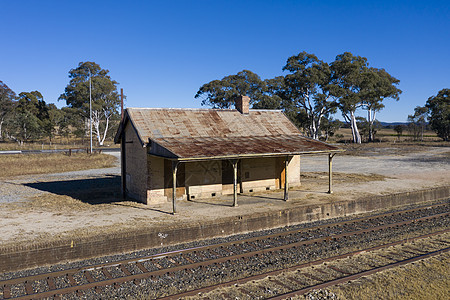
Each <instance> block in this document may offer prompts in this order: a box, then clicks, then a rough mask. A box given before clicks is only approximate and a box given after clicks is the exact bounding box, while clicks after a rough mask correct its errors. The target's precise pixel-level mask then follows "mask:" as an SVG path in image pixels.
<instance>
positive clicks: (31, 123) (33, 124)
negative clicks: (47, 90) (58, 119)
mask: <svg viewBox="0 0 450 300" xmlns="http://www.w3.org/2000/svg"><path fill="white" fill-rule="evenodd" d="M11 127H12V137H13V139H15V140H17V141H18V142H19V143H23V142H24V141H28V140H31V139H38V138H40V137H42V136H49V137H50V136H51V131H52V127H53V125H52V123H51V120H50V114H49V106H48V105H47V104H46V103H45V101H44V98H43V96H42V94H41V93H40V92H38V91H32V92H22V93H20V94H19V96H18V102H17V105H16V108H15V113H14V121H13V122H12V126H11Z"/></svg>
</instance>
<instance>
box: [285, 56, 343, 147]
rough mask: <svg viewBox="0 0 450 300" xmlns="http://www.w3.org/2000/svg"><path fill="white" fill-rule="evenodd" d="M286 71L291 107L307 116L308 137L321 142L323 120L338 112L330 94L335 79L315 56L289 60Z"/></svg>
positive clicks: (286, 92)
mask: <svg viewBox="0 0 450 300" xmlns="http://www.w3.org/2000/svg"><path fill="white" fill-rule="evenodd" d="M283 70H284V71H289V72H290V74H288V75H286V76H285V78H284V81H285V91H284V95H285V98H287V99H289V101H290V102H291V103H290V105H289V107H290V108H291V109H293V110H294V111H296V112H297V113H298V112H300V111H303V112H304V115H305V116H306V118H307V121H306V124H305V125H306V127H307V129H308V133H309V134H308V135H309V136H310V137H312V138H314V139H318V138H319V132H320V128H321V122H322V119H323V117H324V116H325V115H329V114H332V113H334V112H335V111H336V108H337V102H336V100H335V98H334V97H333V96H332V95H331V93H330V88H331V85H332V76H331V70H330V67H329V65H328V64H327V63H325V62H323V61H321V60H319V59H318V58H317V57H316V56H315V55H314V54H309V53H307V52H301V53H299V54H298V55H295V56H291V57H289V58H288V60H287V63H286V65H285V66H284V67H283Z"/></svg>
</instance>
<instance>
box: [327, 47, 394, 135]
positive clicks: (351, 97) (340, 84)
mask: <svg viewBox="0 0 450 300" xmlns="http://www.w3.org/2000/svg"><path fill="white" fill-rule="evenodd" d="M331 70H332V73H333V82H334V85H332V86H331V90H332V94H333V95H334V96H336V97H338V98H339V108H340V110H341V112H342V116H343V117H344V119H345V121H347V122H348V123H350V127H351V129H352V138H353V142H354V143H361V135H360V134H359V130H358V126H357V121H356V114H355V113H356V111H357V110H358V109H360V108H362V109H366V110H367V111H368V118H367V121H368V123H369V130H368V131H369V132H368V135H369V141H372V140H373V124H374V121H375V114H376V112H378V111H380V110H381V109H382V108H383V107H384V104H383V103H382V101H383V100H384V99H386V98H393V99H395V100H398V99H399V95H400V93H401V90H399V89H398V88H397V87H396V85H398V83H399V80H398V79H396V78H394V77H392V76H391V75H389V73H387V72H386V71H385V70H384V69H377V68H371V67H369V63H368V62H367V58H365V57H361V56H354V55H353V54H351V53H350V52H345V53H343V54H340V55H338V56H336V59H335V61H334V62H332V63H331Z"/></svg>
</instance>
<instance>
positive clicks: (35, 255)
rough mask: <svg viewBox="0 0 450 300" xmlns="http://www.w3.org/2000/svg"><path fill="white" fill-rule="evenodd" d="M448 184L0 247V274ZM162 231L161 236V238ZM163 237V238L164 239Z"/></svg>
mask: <svg viewBox="0 0 450 300" xmlns="http://www.w3.org/2000/svg"><path fill="white" fill-rule="evenodd" d="M449 197H450V186H446V187H440V188H434V189H428V190H421V191H415V192H408V193H400V194H393V195H386V196H379V197H370V198H362V199H357V200H352V201H342V202H337V203H328V204H323V205H311V206H299V207H294V208H291V209H285V210H272V211H269V212H267V213H260V214H252V215H241V216H237V217H229V218H221V219H220V218H219V219H218V220H214V221H209V222H193V223H191V224H183V225H182V226H179V227H175V226H174V227H172V228H171V229H167V228H158V227H154V228H151V230H146V231H142V230H141V231H131V232H125V233H121V234H118V235H107V236H106V235H104V236H96V237H93V238H90V239H85V240H76V241H70V240H68V241H63V240H61V241H58V242H56V243H53V244H50V243H40V244H24V245H22V246H19V247H14V248H0V272H9V271H15V270H20V269H23V268H29V267H32V266H39V265H44V264H54V263H57V262H63V261H67V260H76V259H85V258H91V257H96V256H101V255H109V254H115V253H121V252H129V251H134V250H139V249H144V248H151V247H159V246H161V245H170V244H177V243H183V242H190V241H194V240H200V239H206V238H212V237H218V236H228V235H232V234H237V233H244V232H250V231H255V230H263V229H268V228H275V227H283V226H287V225H294V224H298V223H302V222H308V221H316V220H322V219H327V218H333V217H339V216H345V215H349V214H355V213H362V212H367V211H372V210H375V209H380V208H386V207H393V206H400V205H406V204H413V203H420V202H424V201H430V200H437V199H448V198H449ZM160 233H164V234H163V235H161V234H160ZM161 236H165V238H164V239H162V238H161Z"/></svg>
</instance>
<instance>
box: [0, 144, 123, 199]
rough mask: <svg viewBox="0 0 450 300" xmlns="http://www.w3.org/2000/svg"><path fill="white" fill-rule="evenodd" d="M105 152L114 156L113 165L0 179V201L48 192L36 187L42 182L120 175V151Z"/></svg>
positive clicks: (73, 180) (79, 180)
mask: <svg viewBox="0 0 450 300" xmlns="http://www.w3.org/2000/svg"><path fill="white" fill-rule="evenodd" d="M107 154H109V155H112V156H115V157H116V158H117V162H116V166H115V167H113V168H106V169H93V170H83V171H72V172H64V173H54V174H37V175H26V176H17V177H14V178H13V179H1V180H0V203H8V202H16V201H23V200H26V199H28V198H30V197H35V196H38V195H42V194H45V193H49V191H45V190H43V189H39V188H37V187H38V186H39V185H40V184H42V183H51V182H61V181H63V182H69V181H72V182H74V183H75V182H77V181H78V182H80V183H81V181H82V180H86V179H99V178H108V177H111V176H120V152H109V153H107ZM41 186H42V185H41ZM63 187H66V186H63ZM73 188H74V189H77V187H76V186H74V187H73Z"/></svg>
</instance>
